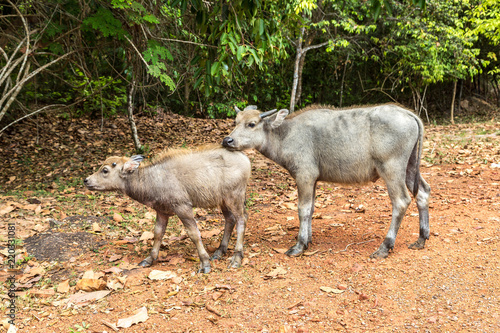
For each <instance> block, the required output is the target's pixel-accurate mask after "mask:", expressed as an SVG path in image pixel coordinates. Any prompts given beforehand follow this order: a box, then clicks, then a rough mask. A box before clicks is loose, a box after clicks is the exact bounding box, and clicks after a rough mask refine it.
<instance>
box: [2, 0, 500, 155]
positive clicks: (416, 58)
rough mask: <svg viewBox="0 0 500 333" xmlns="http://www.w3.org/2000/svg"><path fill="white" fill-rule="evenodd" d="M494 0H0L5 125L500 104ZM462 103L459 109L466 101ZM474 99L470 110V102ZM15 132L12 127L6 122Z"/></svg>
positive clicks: (433, 111)
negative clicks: (49, 118)
mask: <svg viewBox="0 0 500 333" xmlns="http://www.w3.org/2000/svg"><path fill="white" fill-rule="evenodd" d="M499 41H500V3H498V2H497V1H494V0H486V1H480V0H453V1H438V0H427V1H423V0H408V1H395V0H363V1H359V0H358V1H355V0H342V1H339V0H335V1H332V0H320V1H315V0H294V1H288V0H287V1H260V0H237V1H202V0H172V1H154V0H150V1H144V0H141V1H135V0H44V1H41V0H20V1H15V0H6V1H0V89H1V91H2V95H1V97H0V135H1V134H3V133H5V132H6V131H7V130H8V128H9V127H10V126H11V125H13V124H15V123H17V122H19V121H20V120H24V119H29V118H32V117H33V116H34V115H39V114H43V113H46V112H49V111H50V112H56V113H57V114H58V115H59V116H62V117H72V118H73V117H81V116H83V115H90V116H91V117H95V118H99V117H100V118H105V117H112V116H114V115H117V114H123V113H128V116H129V120H130V125H131V128H132V133H133V134H134V135H133V137H134V142H135V146H136V149H138V150H141V149H143V148H144V147H142V146H141V144H140V141H139V139H138V138H137V135H136V130H135V124H134V117H133V116H134V114H141V115H144V114H146V115H147V114H151V115H156V114H158V113H163V112H173V113H176V114H182V115H185V116H194V117H204V118H225V117H228V116H233V115H234V106H235V105H236V106H238V107H240V108H242V107H245V106H246V105H248V104H257V105H258V106H259V108H260V109H262V110H265V109H270V108H289V109H291V110H292V111H293V110H294V109H297V108H300V107H303V106H305V105H308V104H312V103H321V104H330V105H334V106H336V107H342V106H349V105H356V104H375V103H384V102H391V101H392V102H398V103H401V104H403V105H405V106H407V107H409V108H411V109H413V110H415V111H416V112H417V113H418V114H419V115H421V116H422V117H423V118H424V119H425V120H426V121H431V120H432V119H440V118H441V119H442V118H443V117H445V118H446V119H449V120H450V121H451V122H453V121H454V116H455V114H456V113H457V111H458V112H460V111H461V110H460V108H461V101H462V100H463V99H465V98H472V97H473V98H479V99H481V100H483V101H486V102H487V103H490V104H493V105H498V104H499V103H500V98H499V95H500V89H499V85H498V77H499V75H500V72H499V69H498V64H499V57H500V48H499ZM457 109H458V110H457ZM462 111H463V110H462ZM7 132H8V131H7Z"/></svg>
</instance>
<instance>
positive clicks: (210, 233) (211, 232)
mask: <svg viewBox="0 0 500 333" xmlns="http://www.w3.org/2000/svg"><path fill="white" fill-rule="evenodd" d="M220 231H221V230H220V229H217V228H215V229H212V230H205V231H202V232H201V238H205V239H207V238H211V237H213V236H215V235H218V234H220Z"/></svg>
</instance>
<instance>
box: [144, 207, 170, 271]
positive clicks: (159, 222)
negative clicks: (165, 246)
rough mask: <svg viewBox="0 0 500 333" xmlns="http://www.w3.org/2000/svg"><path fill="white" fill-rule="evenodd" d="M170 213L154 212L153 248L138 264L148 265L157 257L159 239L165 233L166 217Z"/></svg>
mask: <svg viewBox="0 0 500 333" xmlns="http://www.w3.org/2000/svg"><path fill="white" fill-rule="evenodd" d="M169 217H170V215H167V214H164V213H160V212H158V211H157V212H156V225H155V231H154V242H153V248H152V249H151V253H150V254H149V256H148V257H147V258H146V259H144V260H143V261H141V262H140V263H139V266H142V267H149V266H151V265H152V264H153V262H155V261H156V260H157V259H158V253H159V252H160V246H161V240H162V239H163V235H165V229H166V228H167V224H168V218H169Z"/></svg>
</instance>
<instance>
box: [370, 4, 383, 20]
mask: <svg viewBox="0 0 500 333" xmlns="http://www.w3.org/2000/svg"><path fill="white" fill-rule="evenodd" d="M381 10H382V2H381V1H380V0H372V3H371V12H372V15H373V18H374V19H375V20H376V19H377V18H378V17H379V15H380V11H381Z"/></svg>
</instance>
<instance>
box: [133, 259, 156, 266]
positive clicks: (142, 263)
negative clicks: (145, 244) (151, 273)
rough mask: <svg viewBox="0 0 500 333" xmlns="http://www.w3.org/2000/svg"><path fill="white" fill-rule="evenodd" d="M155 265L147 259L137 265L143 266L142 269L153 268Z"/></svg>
mask: <svg viewBox="0 0 500 333" xmlns="http://www.w3.org/2000/svg"><path fill="white" fill-rule="evenodd" d="M152 264H153V263H152V262H151V263H150V262H149V261H148V260H147V259H144V260H143V261H141V262H140V263H139V264H137V266H141V267H149V266H151V265H152Z"/></svg>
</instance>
